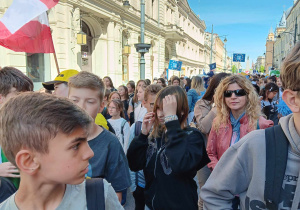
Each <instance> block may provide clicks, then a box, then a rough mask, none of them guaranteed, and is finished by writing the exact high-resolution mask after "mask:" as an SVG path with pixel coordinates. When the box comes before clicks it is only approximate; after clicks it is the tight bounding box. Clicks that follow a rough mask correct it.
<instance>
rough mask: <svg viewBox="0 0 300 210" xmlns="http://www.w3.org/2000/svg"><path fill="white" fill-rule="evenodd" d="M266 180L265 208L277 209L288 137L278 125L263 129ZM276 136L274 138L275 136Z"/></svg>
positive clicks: (284, 167) (286, 154) (285, 161)
mask: <svg viewBox="0 0 300 210" xmlns="http://www.w3.org/2000/svg"><path fill="white" fill-rule="evenodd" d="M265 135H266V180H265V191H264V197H265V202H266V205H267V209H271V210H273V209H278V205H279V203H280V192H281V188H282V183H283V178H284V174H285V169H286V163H287V156H288V139H287V137H286V136H285V134H284V132H283V130H282V128H281V126H280V125H277V126H274V127H271V128H267V129H265ZM275 137H276V138H275Z"/></svg>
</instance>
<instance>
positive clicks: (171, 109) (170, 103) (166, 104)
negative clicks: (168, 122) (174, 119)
mask: <svg viewBox="0 0 300 210" xmlns="http://www.w3.org/2000/svg"><path fill="white" fill-rule="evenodd" d="M176 111H177V100H176V96H175V95H167V96H166V97H165V98H164V99H163V112H164V116H165V117H167V116H170V115H176Z"/></svg>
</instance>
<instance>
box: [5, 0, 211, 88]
mask: <svg viewBox="0 0 300 210" xmlns="http://www.w3.org/2000/svg"><path fill="white" fill-rule="evenodd" d="M11 2H12V0H7V1H0V17H1V16H2V15H3V14H4V13H5V11H6V9H7V8H8V7H9V5H10V4H11ZM129 2H130V5H131V7H130V8H129V9H127V8H125V7H124V6H123V1H122V0H95V1H87V0H76V1H74V0H60V1H59V4H58V5H57V6H55V7H54V8H52V9H51V10H50V11H49V13H48V14H49V15H48V17H49V23H50V27H51V29H52V36H53V40H54V46H55V50H56V55H57V58H58V64H59V68H60V71H63V70H66V69H76V70H85V71H90V72H93V73H95V74H97V75H99V76H101V77H104V76H106V75H108V76H110V77H111V78H112V80H113V82H114V84H115V85H120V84H123V83H126V82H127V81H128V80H135V81H137V80H138V79H139V78H140V73H139V72H140V67H139V58H140V55H139V53H137V52H136V49H135V47H134V44H136V43H139V42H140V1H138V0H130V1H129ZM145 8H146V17H145V20H146V24H145V43H148V44H151V48H150V50H149V53H146V54H145V60H146V70H145V75H146V78H149V79H150V80H152V79H153V78H154V77H160V76H161V75H162V74H164V73H165V72H166V69H167V68H168V63H169V60H170V59H173V60H178V61H182V62H183V65H182V69H181V71H178V72H177V71H169V76H171V75H173V74H176V75H181V74H185V75H189V76H190V75H196V74H199V73H201V72H202V69H203V68H205V56H204V52H205V47H204V34H205V29H206V25H205V22H204V21H203V20H201V19H200V18H199V17H198V16H197V15H196V14H195V13H194V12H193V11H192V10H191V8H190V7H189V4H188V2H187V0H179V1H175V0H152V1H146V5H145ZM81 30H82V31H83V32H84V33H86V34H87V44H86V45H78V44H77V34H78V33H79V32H80V31H81ZM0 56H1V58H2V59H1V64H0V65H1V66H15V67H17V68H19V69H20V70H22V71H23V72H24V73H26V74H27V75H28V76H30V77H31V78H32V79H33V81H34V82H35V87H36V88H35V89H38V88H39V87H41V82H43V81H48V80H50V79H53V78H54V77H55V76H56V75H57V70H56V66H55V60H54V57H53V55H52V54H27V53H16V52H13V51H10V50H8V49H6V48H3V47H0Z"/></svg>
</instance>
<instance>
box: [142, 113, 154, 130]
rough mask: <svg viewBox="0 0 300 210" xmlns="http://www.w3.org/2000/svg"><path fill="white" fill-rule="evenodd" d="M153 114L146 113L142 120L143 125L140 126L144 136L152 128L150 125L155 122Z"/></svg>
mask: <svg viewBox="0 0 300 210" xmlns="http://www.w3.org/2000/svg"><path fill="white" fill-rule="evenodd" d="M154 116H155V114H154V112H148V113H147V114H146V115H145V117H144V119H143V124H142V134H144V135H148V134H149V132H150V130H151V128H152V125H153V123H154V120H155V117H154Z"/></svg>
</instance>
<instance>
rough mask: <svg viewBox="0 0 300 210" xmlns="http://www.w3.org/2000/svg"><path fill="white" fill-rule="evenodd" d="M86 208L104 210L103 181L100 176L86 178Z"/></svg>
mask: <svg viewBox="0 0 300 210" xmlns="http://www.w3.org/2000/svg"><path fill="white" fill-rule="evenodd" d="M85 189H86V203H87V209H88V210H105V198H104V183H103V179H102V178H92V179H87V180H86V182H85Z"/></svg>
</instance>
